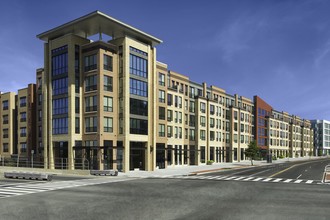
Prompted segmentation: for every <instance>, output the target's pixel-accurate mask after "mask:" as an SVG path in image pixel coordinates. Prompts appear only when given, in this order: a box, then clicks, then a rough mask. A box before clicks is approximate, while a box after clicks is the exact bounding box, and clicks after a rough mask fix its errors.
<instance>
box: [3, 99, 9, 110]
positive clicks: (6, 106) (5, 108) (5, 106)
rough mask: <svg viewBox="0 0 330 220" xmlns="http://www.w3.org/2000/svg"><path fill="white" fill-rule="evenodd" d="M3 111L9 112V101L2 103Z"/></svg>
mask: <svg viewBox="0 0 330 220" xmlns="http://www.w3.org/2000/svg"><path fill="white" fill-rule="evenodd" d="M2 109H3V110H8V100H6V101H3V102H2Z"/></svg>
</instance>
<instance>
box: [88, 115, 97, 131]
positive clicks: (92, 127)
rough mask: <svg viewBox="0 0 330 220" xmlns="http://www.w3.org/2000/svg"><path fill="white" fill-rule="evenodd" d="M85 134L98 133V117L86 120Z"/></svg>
mask: <svg viewBox="0 0 330 220" xmlns="http://www.w3.org/2000/svg"><path fill="white" fill-rule="evenodd" d="M85 132H97V117H96V116H94V117H86V118H85Z"/></svg>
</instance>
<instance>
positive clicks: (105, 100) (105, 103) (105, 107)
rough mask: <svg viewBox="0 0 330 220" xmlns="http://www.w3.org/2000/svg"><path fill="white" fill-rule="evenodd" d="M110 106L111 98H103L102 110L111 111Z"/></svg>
mask: <svg viewBox="0 0 330 220" xmlns="http://www.w3.org/2000/svg"><path fill="white" fill-rule="evenodd" d="M112 104H113V102H112V97H108V96H104V97H103V110H104V111H105V112H112V111H113V108H112Z"/></svg>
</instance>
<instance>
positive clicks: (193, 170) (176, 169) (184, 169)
mask: <svg viewBox="0 0 330 220" xmlns="http://www.w3.org/2000/svg"><path fill="white" fill-rule="evenodd" d="M321 158H326V157H314V156H312V157H299V158H289V159H288V158H285V159H277V160H273V162H272V163H267V161H265V160H263V161H253V166H269V165H272V164H279V163H288V162H294V161H308V160H315V159H321ZM249 167H251V161H247V160H246V161H242V162H234V163H214V164H212V165H200V166H188V165H184V166H183V165H182V166H173V167H168V168H166V169H157V170H155V171H139V170H137V171H129V172H127V173H122V172H119V174H118V175H119V176H124V177H141V178H143V177H152V176H175V175H178V176H185V175H198V174H205V173H208V172H216V171H221V170H227V169H242V168H249Z"/></svg>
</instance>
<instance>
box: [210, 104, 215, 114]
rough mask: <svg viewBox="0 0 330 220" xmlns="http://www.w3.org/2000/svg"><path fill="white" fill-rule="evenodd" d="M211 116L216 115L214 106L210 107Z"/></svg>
mask: <svg viewBox="0 0 330 220" xmlns="http://www.w3.org/2000/svg"><path fill="white" fill-rule="evenodd" d="M210 114H211V115H214V105H210Z"/></svg>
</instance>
